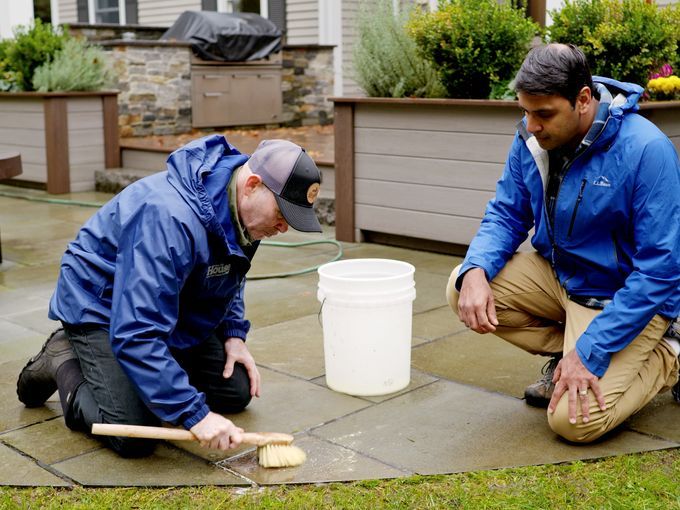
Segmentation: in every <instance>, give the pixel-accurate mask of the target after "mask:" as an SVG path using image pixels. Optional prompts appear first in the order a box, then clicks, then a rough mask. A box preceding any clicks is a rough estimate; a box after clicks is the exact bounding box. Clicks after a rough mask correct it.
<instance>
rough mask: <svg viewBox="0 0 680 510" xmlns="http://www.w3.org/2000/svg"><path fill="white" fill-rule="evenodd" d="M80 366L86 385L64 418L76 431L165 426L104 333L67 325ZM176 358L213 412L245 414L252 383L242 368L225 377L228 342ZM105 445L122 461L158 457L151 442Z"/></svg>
mask: <svg viewBox="0 0 680 510" xmlns="http://www.w3.org/2000/svg"><path fill="white" fill-rule="evenodd" d="M64 329H65V331H66V333H67V335H68V337H69V339H70V340H71V344H72V345H73V349H74V350H75V352H76V355H77V356H78V359H79V361H80V368H81V370H82V372H83V377H84V378H85V382H84V383H83V384H81V385H80V386H79V387H78V389H77V390H76V394H75V395H74V396H73V397H72V398H71V399H70V405H69V408H68V411H67V412H66V413H65V415H64V419H65V421H66V425H67V426H68V427H69V428H70V429H72V430H82V431H86V432H89V431H90V430H91V429H92V424H93V423H122V424H132V425H151V426H158V425H160V420H159V419H158V418H157V417H156V416H155V415H154V414H153V413H152V412H151V411H150V410H149V408H148V407H146V405H145V404H144V402H142V400H141V399H140V398H139V396H138V394H137V390H136V389H135V387H134V386H133V384H132V382H131V381H130V379H128V377H127V375H126V374H125V372H123V370H122V368H121V366H120V365H119V364H118V361H117V360H116V358H115V356H114V355H113V352H112V351H111V343H110V342H109V332H108V331H107V330H105V329H102V328H101V327H91V326H71V325H64ZM172 354H173V356H174V357H175V359H176V360H177V362H178V363H179V364H180V366H182V368H184V370H186V372H187V374H188V375H189V382H190V383H191V384H192V385H193V386H194V387H195V388H196V389H197V390H199V391H202V392H204V393H205V395H206V401H207V404H208V406H209V407H210V409H211V410H212V411H214V412H218V413H235V412H239V411H242V410H243V409H244V408H245V407H246V406H247V405H248V403H249V402H250V399H251V397H250V379H249V378H248V373H247V371H246V369H245V367H244V366H243V365H242V364H240V363H237V364H236V366H235V367H234V373H233V375H232V376H231V377H230V378H229V379H225V378H224V377H222V371H223V370H224V364H225V362H226V353H225V352H224V342H223V341H221V340H220V339H218V338H217V337H216V336H214V335H212V336H211V337H210V338H208V339H207V340H206V341H205V342H203V343H202V344H200V345H198V346H196V347H192V348H190V349H186V350H181V351H180V350H173V351H172ZM100 439H101V440H102V441H103V442H104V443H105V444H107V445H108V446H109V447H110V448H112V449H113V450H114V451H116V452H117V453H118V454H120V455H121V456H123V457H143V456H146V455H150V454H151V453H152V452H153V449H154V447H155V444H156V442H155V441H152V440H148V439H135V438H119V437H109V436H101V437H100Z"/></svg>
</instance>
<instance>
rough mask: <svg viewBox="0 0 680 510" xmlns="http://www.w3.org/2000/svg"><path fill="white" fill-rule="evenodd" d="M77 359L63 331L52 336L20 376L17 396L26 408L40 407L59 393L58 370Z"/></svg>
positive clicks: (60, 330) (57, 331)
mask: <svg viewBox="0 0 680 510" xmlns="http://www.w3.org/2000/svg"><path fill="white" fill-rule="evenodd" d="M75 357H76V354H75V352H73V347H72V346H71V342H70V341H69V339H68V336H66V333H65V332H64V330H63V329H58V330H56V331H55V332H54V333H52V334H51V335H50V337H49V338H48V339H47V341H46V342H45V345H43V347H42V349H41V350H40V352H39V353H38V354H36V355H35V356H33V357H32V358H31V359H30V360H29V361H28V363H27V364H26V366H25V367H24V369H23V370H22V371H21V373H20V374H19V379H18V380H17V395H18V396H19V400H20V401H21V402H23V403H24V405H25V406H26V407H38V406H41V405H43V404H44V403H45V400H47V399H48V398H49V396H50V395H52V393H54V392H55V391H57V369H58V368H59V367H60V366H61V365H62V363H64V362H65V361H68V360H70V359H73V358H75Z"/></svg>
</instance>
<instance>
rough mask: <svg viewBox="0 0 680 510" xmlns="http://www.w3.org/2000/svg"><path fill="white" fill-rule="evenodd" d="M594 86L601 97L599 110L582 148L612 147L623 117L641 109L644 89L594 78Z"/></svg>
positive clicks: (630, 84) (631, 84)
mask: <svg viewBox="0 0 680 510" xmlns="http://www.w3.org/2000/svg"><path fill="white" fill-rule="evenodd" d="M593 84H594V85H595V88H596V89H597V92H598V94H599V96H600V99H599V109H598V112H597V115H596V117H595V120H594V121H593V125H592V126H591V128H590V130H589V131H588V133H587V134H586V136H585V138H584V139H583V141H582V142H581V148H583V149H586V148H587V147H589V146H591V145H592V146H593V147H604V146H607V145H610V144H611V143H612V141H613V140H614V138H615V137H616V134H617V133H618V132H619V129H620V128H621V122H622V121H623V117H624V115H626V114H629V113H635V112H636V111H637V110H638V109H639V108H640V107H639V105H638V99H640V96H641V95H642V92H643V91H644V89H643V88H642V87H640V86H639V85H635V84H634V83H626V82H620V81H617V80H613V79H611V78H603V77H601V76H593Z"/></svg>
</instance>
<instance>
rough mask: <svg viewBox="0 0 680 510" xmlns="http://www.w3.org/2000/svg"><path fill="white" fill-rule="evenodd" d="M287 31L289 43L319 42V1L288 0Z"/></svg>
mask: <svg viewBox="0 0 680 510" xmlns="http://www.w3.org/2000/svg"><path fill="white" fill-rule="evenodd" d="M286 31H287V41H288V44H318V43H319V1H318V0H288V1H287V2H286Z"/></svg>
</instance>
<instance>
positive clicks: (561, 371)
mask: <svg viewBox="0 0 680 510" xmlns="http://www.w3.org/2000/svg"><path fill="white" fill-rule="evenodd" d="M599 380H600V379H599V377H597V376H596V375H593V374H591V373H590V371H589V370H588V369H587V368H586V367H585V366H584V365H583V363H582V362H581V358H579V357H578V353H577V352H576V350H575V349H574V350H573V351H571V352H570V353H569V354H567V355H566V356H565V357H564V358H562V360H561V361H560V362H559V364H558V365H557V368H556V369H555V374H554V375H553V382H554V383H555V390H554V391H553V395H552V398H551V399H550V403H549V404H548V412H549V413H551V414H552V413H554V412H555V408H556V407H557V403H558V402H559V401H560V398H562V395H564V392H565V391H568V392H569V423H571V424H572V425H574V424H576V409H577V408H576V400H577V398H578V400H579V401H580V403H581V413H582V415H583V423H588V422H589V421H590V402H589V399H588V388H590V389H591V390H592V391H593V395H595V399H596V400H597V403H598V404H599V406H600V409H601V410H602V411H604V410H605V409H606V408H607V406H606V404H605V402H604V396H603V395H602V390H600V383H599V382H598V381H599Z"/></svg>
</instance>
